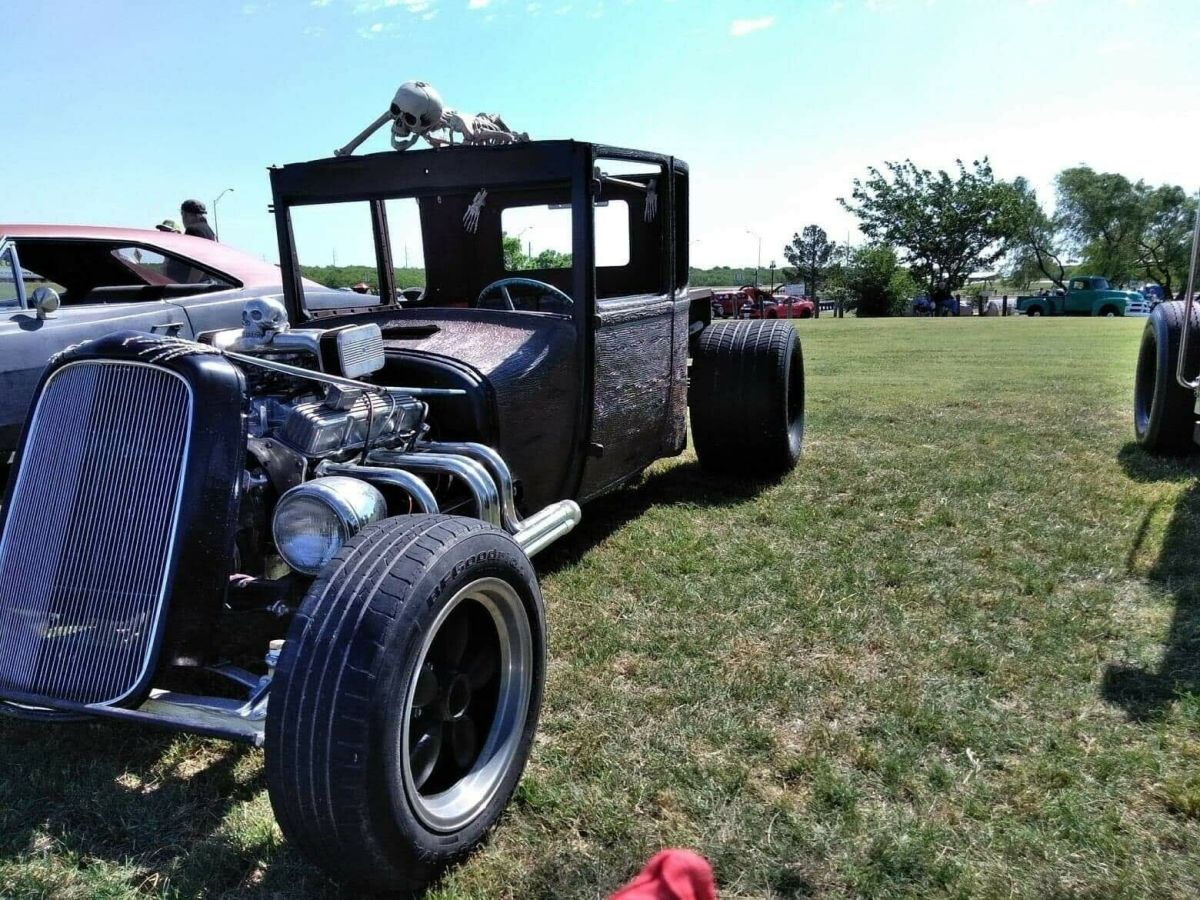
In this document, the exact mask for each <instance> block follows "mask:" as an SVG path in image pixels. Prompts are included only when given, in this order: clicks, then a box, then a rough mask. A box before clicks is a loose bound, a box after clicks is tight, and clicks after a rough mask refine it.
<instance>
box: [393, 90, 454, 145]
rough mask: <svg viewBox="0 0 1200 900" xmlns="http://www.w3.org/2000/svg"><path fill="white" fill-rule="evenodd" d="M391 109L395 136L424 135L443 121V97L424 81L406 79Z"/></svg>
mask: <svg viewBox="0 0 1200 900" xmlns="http://www.w3.org/2000/svg"><path fill="white" fill-rule="evenodd" d="M390 110H391V114H392V136H393V137H398V138H405V137H408V136H409V135H414V134H415V135H422V134H424V133H425V132H427V131H429V130H430V129H431V128H437V127H438V126H439V125H440V124H441V122H442V98H441V97H440V96H438V92H437V91H435V90H434V89H433V88H432V87H431V86H430V85H428V84H426V83H425V82H423V81H406V82H404V84H402V85H400V89H399V90H398V91H396V96H394V97H393V98H392V105H391V107H390Z"/></svg>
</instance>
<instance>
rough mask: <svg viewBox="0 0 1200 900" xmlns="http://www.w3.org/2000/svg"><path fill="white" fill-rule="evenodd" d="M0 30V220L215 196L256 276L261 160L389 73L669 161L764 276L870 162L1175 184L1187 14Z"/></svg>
mask: <svg viewBox="0 0 1200 900" xmlns="http://www.w3.org/2000/svg"><path fill="white" fill-rule="evenodd" d="M0 18H2V19H3V20H4V22H5V27H4V29H3V31H4V32H5V34H6V35H9V36H13V35H15V36H17V40H11V39H9V40H6V41H5V44H6V47H5V53H4V56H5V72H6V78H5V82H6V88H7V89H6V91H5V106H6V107H7V115H6V117H5V118H6V120H7V122H8V127H6V128H5V129H4V132H5V134H6V137H5V139H4V140H3V141H2V142H0V147H2V149H0V160H2V161H3V162H4V172H5V174H6V179H5V185H4V188H3V190H2V191H0V221H10V222H14V221H16V222H20V221H38V222H77V223H89V224H119V225H135V226H150V225H152V224H153V223H155V222H158V221H160V220H162V219H163V218H166V217H173V218H174V217H177V216H178V204H179V201H180V200H181V199H183V198H185V197H191V196H195V197H197V198H199V199H201V200H204V201H205V202H207V203H209V205H210V206H211V203H212V198H213V197H215V196H216V195H217V194H218V193H219V192H220V191H221V190H222V189H224V188H226V187H232V188H234V192H233V193H231V194H227V195H226V196H225V198H224V199H223V200H222V201H221V204H220V228H221V234H222V240H224V241H225V242H227V243H230V244H234V245H236V246H240V247H242V248H244V249H246V250H249V251H251V252H253V253H255V254H257V255H262V256H265V257H266V258H268V259H270V260H272V261H273V260H274V259H275V257H276V254H275V247H274V234H273V228H272V222H271V219H270V218H269V217H268V215H267V214H266V207H267V204H268V202H269V199H270V196H269V190H268V184H267V177H266V174H265V171H264V170H265V168H266V166H268V165H270V164H272V163H283V162H291V161H295V160H300V159H309V158H314V157H317V156H324V155H328V154H329V153H330V152H331V151H332V150H333V148H334V147H337V146H340V145H341V144H342V143H344V142H345V141H346V140H348V139H349V138H350V137H351V136H352V135H353V134H354V133H356V132H357V131H358V130H359V129H360V128H361V127H363V126H364V125H365V124H366V123H367V122H369V121H370V120H371V119H372V118H374V116H375V115H376V114H377V113H378V112H379V111H381V110H382V109H383V108H384V107H385V106H386V104H387V102H388V101H389V99H390V97H391V94H392V93H393V91H394V90H395V88H396V86H397V85H398V84H399V83H400V82H402V81H406V80H414V79H420V80H424V81H428V82H430V83H431V84H433V85H434V86H435V87H436V88H437V89H438V90H439V91H440V92H441V94H442V96H443V98H444V99H445V101H446V103H447V104H448V105H450V106H453V107H455V108H458V109H461V110H463V111H466V112H478V111H481V110H486V111H489V112H499V113H501V114H502V115H503V116H504V118H505V119H506V120H507V121H508V123H509V124H510V125H512V126H514V127H516V128H518V129H519V130H525V131H528V132H529V133H530V134H531V136H533V137H546V138H562V137H574V138H579V139H583V140H597V141H604V142H608V143H614V144H623V145H627V146H634V147H640V148H644V149H650V150H658V151H662V152H667V153H674V154H675V155H677V156H679V157H682V158H683V159H685V160H687V161H688V162H689V163H690V164H691V167H692V172H693V196H692V218H693V223H694V224H693V237H694V238H695V241H694V243H693V246H692V256H693V262H694V263H696V264H699V265H705V266H708V265H713V264H718V263H729V264H734V265H744V264H750V265H753V263H754V259H755V254H756V249H757V248H756V242H755V239H754V238H753V237H751V236H750V235H748V234H747V233H746V230H747V229H753V230H754V231H756V232H758V233H759V234H761V235H762V237H763V251H762V252H763V263H764V265H765V264H766V263H767V262H768V261H769V260H770V259H772V258H775V259H778V260H779V262H780V263H782V262H783V259H782V253H781V248H782V246H783V244H784V243H785V241H786V240H787V239H788V238H789V237H790V236H791V234H792V232H794V231H796V230H799V229H800V228H802V227H803V226H804V225H806V224H809V223H813V222H815V223H817V224H820V225H822V226H823V227H825V228H826V229H827V230H828V231H829V232H830V235H831V236H832V237H833V238H835V239H836V240H839V241H841V240H845V238H846V235H847V232H851V235H850V236H851V239H852V240H855V241H856V240H857V239H858V238H857V236H856V234H855V233H853V220H852V218H851V217H849V216H848V215H847V214H846V213H845V212H843V211H842V210H841V208H840V207H839V206H838V204H837V200H836V198H837V197H838V196H841V195H845V194H847V193H848V192H849V190H850V181H851V179H852V178H853V177H854V176H856V175H861V174H863V173H864V171H865V169H866V167H867V166H868V165H871V164H878V163H880V162H881V161H883V160H885V159H902V158H904V157H912V158H913V159H914V160H915V161H917V162H918V163H920V164H923V165H926V166H930V167H940V166H947V165H951V164H952V163H953V161H954V159H955V157H959V156H961V157H963V158H964V159H968V160H969V159H973V158H976V157H978V156H981V155H983V154H988V155H989V156H990V157H991V159H992V162H993V164H994V166H995V168H996V170H997V172H998V173H999V174H1000V175H1001V176H1003V177H1013V176H1016V175H1025V176H1026V177H1028V178H1030V179H1031V180H1032V181H1033V182H1034V184H1035V185H1037V186H1038V187H1039V189H1040V190H1041V192H1043V193H1045V194H1047V195H1048V194H1049V191H1050V184H1051V180H1052V178H1053V176H1054V174H1055V173H1056V172H1057V171H1059V170H1060V169H1062V168H1063V167H1065V166H1068V165H1073V164H1076V163H1080V162H1085V163H1088V164H1090V165H1092V166H1094V167H1096V168H1099V169H1105V170H1115V171H1120V172H1123V173H1125V174H1127V175H1129V176H1131V177H1134V178H1145V179H1147V180H1149V181H1152V182H1164V181H1169V182H1172V183H1178V184H1183V185H1185V186H1186V187H1187V188H1188V189H1189V190H1195V189H1196V188H1197V187H1200V165H1198V164H1197V162H1196V160H1197V150H1196V147H1197V139H1198V138H1200V127H1198V126H1197V124H1196V123H1195V119H1194V118H1193V119H1192V120H1191V121H1187V120H1184V119H1183V118H1182V116H1183V115H1184V114H1187V113H1192V114H1193V115H1194V113H1195V110H1196V103H1197V99H1198V98H1200V65H1197V64H1196V63H1195V62H1193V63H1191V64H1190V65H1189V64H1188V63H1187V62H1186V58H1187V57H1188V56H1191V57H1193V58H1194V57H1195V48H1196V47H1197V46H1200V2H1198V0H812V2H809V0H787V2H785V0H737V2H733V0H729V2H722V0H312V2H309V0H299V2H283V0H249V2H245V0H237V2H206V3H182V2H180V3H174V2H172V3H165V2H162V0H157V2H127V3H121V4H117V3H88V4H85V3H81V2H36V3H35V2H24V0H18V2H15V3H14V2H13V0H7V2H5V3H4V4H3V5H2V6H0ZM385 146H386V138H385V137H384V135H383V134H382V133H381V134H380V135H379V136H377V137H376V138H374V139H373V140H372V141H371V142H370V143H368V144H367V145H366V147H364V149H365V150H378V149H383V148H384V147H385ZM210 218H211V217H210ZM339 242H341V246H338V243H339ZM329 243H330V247H329V248H322V250H321V254H322V255H323V256H328V255H329V253H327V252H326V251H327V250H328V251H332V250H336V251H337V253H338V261H339V262H341V263H348V262H360V261H367V260H366V259H365V258H364V259H363V260H359V259H357V258H355V257H356V256H359V255H364V254H365V251H366V249H367V248H366V246H365V244H364V243H363V242H361V241H360V240H359V238H357V237H352V236H347V237H345V238H344V239H343V238H342V237H340V236H338V235H334V236H332V237H331V238H330V241H329ZM535 250H536V247H535ZM306 261H308V260H306ZM311 261H312V262H317V263H327V262H329V261H330V260H329V259H328V258H320V259H313V260H311Z"/></svg>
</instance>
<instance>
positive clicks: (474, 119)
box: [334, 81, 529, 156]
mask: <svg viewBox="0 0 1200 900" xmlns="http://www.w3.org/2000/svg"><path fill="white" fill-rule="evenodd" d="M388 121H391V123H392V149H394V150H407V149H408V148H409V147H411V146H412V145H413V144H415V143H416V142H417V140H418V139H419V138H424V139H425V141H426V142H427V143H428V144H429V145H430V146H432V147H450V146H453V145H454V144H455V139H454V137H455V135H458V136H459V141H458V143H461V144H467V145H473V146H494V145H498V144H516V143H521V142H524V141H528V140H529V135H528V134H525V133H524V132H517V131H513V130H512V129H510V128H509V127H508V126H507V125H506V124H505V123H504V120H503V119H501V118H500V117H499V116H498V115H495V114H493V113H480V114H479V115H477V116H464V115H463V114H462V113H460V112H458V111H457V110H454V109H448V108H447V107H446V106H445V104H443V103H442V98H441V96H440V95H439V94H438V92H437V91H435V90H434V89H433V88H432V87H431V86H430V85H428V84H426V83H425V82H423V81H406V82H405V83H404V84H402V85H400V89H399V90H398V91H396V95H395V96H394V97H393V98H392V102H391V105H390V106H389V107H388V109H387V111H386V112H384V113H383V114H381V115H380V116H379V117H378V118H377V119H376V120H375V121H374V122H372V123H371V124H370V125H368V126H367V127H366V128H364V129H363V130H362V131H361V132H359V133H358V134H357V135H356V136H355V137H354V139H353V140H352V141H350V143H348V144H347V145H346V146H344V147H342V148H341V149H339V150H335V151H334V155H335V156H349V155H350V154H351V153H353V152H354V151H355V150H356V149H357V148H358V146H359V145H360V144H361V143H362V142H363V141H365V140H366V139H367V138H369V137H370V136H371V135H372V134H374V133H375V132H376V131H378V130H379V129H380V128H382V127H383V126H384V125H385V124H387V122H388Z"/></svg>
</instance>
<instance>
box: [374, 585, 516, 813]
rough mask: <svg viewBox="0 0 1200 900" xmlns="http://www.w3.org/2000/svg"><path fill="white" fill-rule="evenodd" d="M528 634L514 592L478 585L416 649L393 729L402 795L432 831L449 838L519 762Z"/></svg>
mask: <svg viewBox="0 0 1200 900" xmlns="http://www.w3.org/2000/svg"><path fill="white" fill-rule="evenodd" d="M533 678H534V658H533V635H532V632H531V629H530V625H529V615H528V613H527V612H526V609H525V604H524V603H523V602H522V600H521V597H520V595H518V593H517V592H516V590H515V589H514V588H513V587H512V585H510V584H508V583H507V582H505V581H503V580H501V579H499V578H482V579H479V580H478V581H474V582H472V583H471V584H469V585H467V586H466V587H464V588H463V589H462V590H460V591H459V592H458V593H457V594H455V595H454V596H453V597H452V598H451V599H450V602H449V603H447V604H446V605H445V606H444V607H443V608H442V611H441V613H440V614H439V615H438V617H437V619H436V620H435V621H434V623H433V625H432V626H431V627H430V629H429V631H428V633H427V634H426V636H425V640H424V642H423V643H422V645H421V649H420V655H419V657H418V662H417V674H416V677H415V678H414V679H413V683H412V685H411V687H410V688H409V692H408V697H407V698H406V700H405V705H404V711H403V723H402V725H401V727H400V734H399V735H398V737H399V747H398V748H397V749H398V751H399V753H398V755H399V757H400V760H401V766H400V768H401V775H402V781H403V790H404V795H405V798H406V799H407V801H408V804H409V806H410V807H411V808H412V810H413V812H414V813H415V814H416V816H417V818H418V819H420V820H421V822H422V823H423V824H424V825H425V826H426V827H427V828H429V829H431V830H433V831H442V832H448V831H456V830H458V829H460V828H462V827H464V826H465V825H467V824H469V823H470V822H471V821H472V820H473V819H475V818H476V817H477V816H478V815H479V814H480V813H481V812H482V811H483V810H484V808H485V807H486V806H487V805H488V803H489V802H491V800H492V799H493V798H494V797H495V796H496V792H497V790H498V789H499V787H500V785H501V783H502V782H503V781H504V779H505V776H506V775H507V774H508V773H509V771H510V769H511V768H512V766H513V765H514V764H515V763H516V760H517V755H518V751H519V750H520V745H521V735H522V733H523V732H524V730H525V721H526V718H527V717H528V715H529V699H530V696H531V695H532V693H533Z"/></svg>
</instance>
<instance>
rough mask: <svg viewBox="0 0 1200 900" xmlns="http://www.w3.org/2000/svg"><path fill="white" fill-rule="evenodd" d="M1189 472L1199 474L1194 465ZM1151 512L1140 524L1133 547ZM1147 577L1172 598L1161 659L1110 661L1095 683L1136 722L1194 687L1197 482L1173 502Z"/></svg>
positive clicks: (1198, 686)
mask: <svg viewBox="0 0 1200 900" xmlns="http://www.w3.org/2000/svg"><path fill="white" fill-rule="evenodd" d="M1122 452H1124V451H1122ZM1139 452H1140V451H1139ZM1193 463H1194V461H1193ZM1123 464H1124V461H1123ZM1178 465H1179V463H1178V462H1177V463H1176V466H1178ZM1190 465H1192V463H1189V466H1190ZM1127 471H1128V469H1127ZM1195 471H1196V472H1198V473H1200V466H1198V467H1197V468H1196V469H1195ZM1168 477H1170V476H1168ZM1189 477H1194V475H1193V476H1189ZM1154 512H1155V511H1154V510H1151V513H1150V514H1149V515H1148V516H1147V518H1146V520H1145V521H1144V522H1143V525H1142V528H1141V529H1140V531H1139V534H1138V536H1137V538H1136V540H1135V546H1137V545H1138V544H1140V542H1141V540H1142V538H1143V537H1144V532H1145V530H1146V528H1147V527H1148V522H1149V518H1150V515H1153V513H1154ZM1150 579H1151V581H1153V582H1154V583H1156V584H1158V585H1159V586H1160V587H1162V588H1163V589H1164V590H1165V591H1167V592H1169V593H1170V595H1171V596H1172V597H1173V599H1174V601H1175V610H1174V613H1173V615H1172V619H1171V627H1170V630H1169V631H1168V632H1167V637H1166V641H1165V645H1166V646H1165V647H1164V650H1163V658H1162V662H1161V664H1160V665H1159V667H1158V670H1157V671H1147V670H1145V669H1139V668H1135V667H1132V666H1125V665H1110V666H1109V667H1108V668H1107V670H1106V671H1105V673H1104V681H1103V684H1102V686H1101V692H1102V694H1103V696H1104V698H1105V699H1106V700H1107V701H1108V702H1110V703H1114V704H1116V705H1118V706H1121V707H1122V708H1124V709H1125V711H1126V712H1127V713H1128V714H1129V716H1130V717H1131V718H1133V719H1136V720H1139V721H1145V720H1149V719H1153V718H1155V717H1157V716H1159V715H1161V714H1162V713H1163V712H1164V711H1165V710H1166V708H1167V707H1168V705H1169V704H1170V703H1171V702H1172V701H1173V700H1175V699H1176V698H1177V697H1178V696H1179V695H1180V694H1182V693H1192V692H1197V691H1200V484H1195V485H1193V486H1192V487H1190V488H1188V489H1187V491H1185V492H1184V494H1183V495H1182V496H1181V497H1180V498H1179V501H1178V502H1177V503H1176V505H1175V509H1174V511H1173V512H1172V514H1171V521H1170V523H1169V524H1168V525H1167V532H1166V535H1165V537H1164V539H1163V546H1162V551H1161V553H1160V554H1159V557H1158V561H1157V562H1156V563H1155V564H1154V568H1153V569H1152V570H1151V571H1150Z"/></svg>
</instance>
